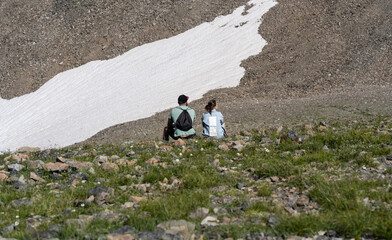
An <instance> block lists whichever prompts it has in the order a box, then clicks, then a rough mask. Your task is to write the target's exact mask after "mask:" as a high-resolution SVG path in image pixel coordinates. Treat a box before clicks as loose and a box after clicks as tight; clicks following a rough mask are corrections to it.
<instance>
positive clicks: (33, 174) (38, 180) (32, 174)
mask: <svg viewBox="0 0 392 240" xmlns="http://www.w3.org/2000/svg"><path fill="white" fill-rule="evenodd" d="M30 179H32V180H34V181H37V182H45V179H43V178H41V177H40V176H38V175H37V174H36V173H34V172H30Z"/></svg>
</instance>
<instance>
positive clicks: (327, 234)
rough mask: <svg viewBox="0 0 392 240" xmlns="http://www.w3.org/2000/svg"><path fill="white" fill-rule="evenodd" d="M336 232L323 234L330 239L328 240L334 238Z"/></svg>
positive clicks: (330, 231) (329, 231) (331, 231)
mask: <svg viewBox="0 0 392 240" xmlns="http://www.w3.org/2000/svg"><path fill="white" fill-rule="evenodd" d="M336 235H337V234H336V232H335V231H334V230H328V231H327V232H326V233H325V236H327V237H330V238H333V237H336Z"/></svg>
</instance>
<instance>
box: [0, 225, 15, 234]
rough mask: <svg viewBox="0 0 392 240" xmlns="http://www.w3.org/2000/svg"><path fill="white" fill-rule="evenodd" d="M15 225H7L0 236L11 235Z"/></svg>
mask: <svg viewBox="0 0 392 240" xmlns="http://www.w3.org/2000/svg"><path fill="white" fill-rule="evenodd" d="M15 227H16V226H15V224H11V225H8V226H6V227H4V228H3V229H2V230H1V234H2V235H6V234H9V233H12V232H13V231H14V230H15Z"/></svg>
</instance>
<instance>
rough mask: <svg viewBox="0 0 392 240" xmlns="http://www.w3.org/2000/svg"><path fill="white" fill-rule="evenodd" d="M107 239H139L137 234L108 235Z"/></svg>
mask: <svg viewBox="0 0 392 240" xmlns="http://www.w3.org/2000/svg"><path fill="white" fill-rule="evenodd" d="M106 238H107V239H108V240H134V239H138V235H137V234H130V233H125V234H116V233H115V234H108V235H106Z"/></svg>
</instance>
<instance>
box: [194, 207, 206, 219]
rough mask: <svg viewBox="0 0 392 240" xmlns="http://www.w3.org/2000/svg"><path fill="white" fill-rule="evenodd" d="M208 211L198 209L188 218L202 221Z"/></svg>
mask: <svg viewBox="0 0 392 240" xmlns="http://www.w3.org/2000/svg"><path fill="white" fill-rule="evenodd" d="M209 212H210V210H209V209H208V208H198V209H196V211H194V212H192V213H190V214H189V217H190V218H192V219H203V218H205V217H206V216H208V213H209Z"/></svg>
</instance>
